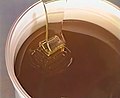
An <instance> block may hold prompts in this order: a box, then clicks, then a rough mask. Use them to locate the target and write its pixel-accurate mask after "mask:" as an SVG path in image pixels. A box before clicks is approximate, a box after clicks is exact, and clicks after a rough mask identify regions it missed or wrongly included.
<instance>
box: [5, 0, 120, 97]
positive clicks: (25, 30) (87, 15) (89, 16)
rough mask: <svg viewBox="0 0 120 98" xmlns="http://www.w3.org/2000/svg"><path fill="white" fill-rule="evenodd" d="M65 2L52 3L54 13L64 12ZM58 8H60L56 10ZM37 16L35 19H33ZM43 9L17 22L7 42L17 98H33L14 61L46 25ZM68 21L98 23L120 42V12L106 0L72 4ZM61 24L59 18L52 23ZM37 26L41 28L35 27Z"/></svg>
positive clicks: (76, 0) (31, 10) (71, 1)
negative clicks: (16, 72) (25, 43)
mask: <svg viewBox="0 0 120 98" xmlns="http://www.w3.org/2000/svg"><path fill="white" fill-rule="evenodd" d="M60 2H61V1H58V2H51V3H48V4H47V5H48V6H49V11H50V12H59V11H61V10H62V9H63V6H62V3H60ZM54 5H56V8H54V7H53V6H54ZM34 15H35V17H33V16H34ZM43 15H44V10H43V5H42V3H41V2H40V1H39V2H37V3H35V4H33V5H32V6H31V7H30V8H28V9H27V10H26V11H25V12H24V13H23V14H22V15H21V16H20V17H19V18H18V19H17V21H16V22H15V24H14V25H13V26H12V29H11V30H10V33H9V35H8V38H7V42H6V48H5V49H6V50H5V57H6V58H5V59H6V66H7V71H8V74H9V76H10V79H11V81H12V83H13V85H14V87H15V95H16V98H31V97H30V96H29V95H28V94H27V92H25V90H24V89H23V88H22V86H21V85H20V83H19V81H18V80H17V78H16V76H15V73H14V61H15V57H16V55H17V52H18V50H19V48H20V47H21V45H22V44H23V42H24V41H25V40H26V39H27V38H28V37H29V36H30V35H31V34H32V33H33V32H34V31H35V30H37V29H38V28H40V27H42V26H43V25H45V18H44V16H43ZM64 18H65V19H75V20H76V19H77V20H84V21H88V22H91V23H95V24H97V25H99V26H101V27H103V28H105V29H106V30H108V31H110V32H111V33H113V34H114V35H115V36H116V37H117V38H118V39H120V9H119V8H118V7H117V6H115V5H113V4H111V3H110V2H108V1H106V0H105V1H104V0H68V5H67V7H66V9H65V17H64ZM55 21H59V16H58V17H54V18H53V20H52V21H51V22H55ZM35 22H37V24H35ZM31 28H32V29H31Z"/></svg>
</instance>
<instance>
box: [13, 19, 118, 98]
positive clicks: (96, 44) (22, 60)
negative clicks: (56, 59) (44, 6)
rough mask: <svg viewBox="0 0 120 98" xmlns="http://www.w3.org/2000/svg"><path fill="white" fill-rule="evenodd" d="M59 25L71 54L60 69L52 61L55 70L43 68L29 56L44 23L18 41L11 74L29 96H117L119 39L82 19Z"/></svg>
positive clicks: (83, 97) (49, 97)
mask: <svg viewBox="0 0 120 98" xmlns="http://www.w3.org/2000/svg"><path fill="white" fill-rule="evenodd" d="M53 26H54V27H55V26H57V25H56V24H55V25H53ZM63 29H64V30H63V34H64V37H65V40H66V45H67V47H68V48H69V49H70V50H71V55H72V57H73V62H72V63H71V65H70V66H69V67H67V68H66V67H65V70H63V71H61V70H60V69H61V68H60V69H59V68H58V67H59V66H58V67H56V66H57V63H56V64H53V68H54V69H56V70H57V71H55V72H53V73H52V74H51V73H50V72H52V71H50V72H49V71H47V72H45V71H44V70H43V69H42V67H41V66H42V65H39V64H38V65H37V64H34V63H33V61H32V60H31V57H30V53H31V52H32V51H33V50H35V49H36V48H37V47H38V44H39V42H40V41H41V40H43V39H44V38H45V34H44V30H45V29H44V27H43V28H40V29H39V30H37V31H36V32H34V34H32V35H31V36H30V37H29V38H28V39H27V40H26V41H25V42H24V44H23V45H22V47H21V49H20V51H19V53H18V55H17V58H16V61H15V74H16V76H17V78H18V80H19V82H20V84H21V85H22V87H23V88H24V89H25V90H26V92H27V93H28V94H29V95H30V96H31V97H32V98H119V97H120V93H119V92H120V55H119V51H120V50H119V49H120V41H119V40H118V39H117V38H116V37H115V36H113V35H112V34H111V33H110V32H109V31H107V30H105V29H103V28H102V27H99V26H97V25H95V24H92V23H88V22H84V21H76V20H69V21H65V22H64V26H63ZM61 66H62V64H61ZM62 68H64V67H62ZM53 71H54V70H53Z"/></svg>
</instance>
